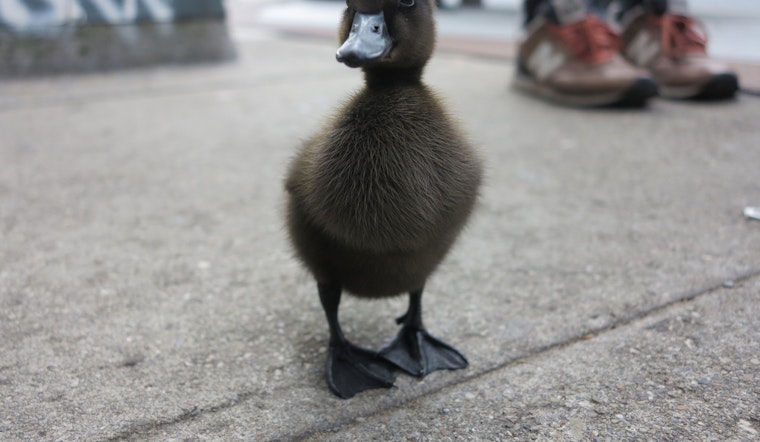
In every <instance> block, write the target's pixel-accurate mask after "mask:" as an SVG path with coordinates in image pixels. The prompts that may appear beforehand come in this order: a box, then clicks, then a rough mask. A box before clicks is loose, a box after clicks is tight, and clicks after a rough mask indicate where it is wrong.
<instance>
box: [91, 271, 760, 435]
mask: <svg viewBox="0 0 760 442" xmlns="http://www.w3.org/2000/svg"><path fill="white" fill-rule="evenodd" d="M757 277H760V269H756V270H751V271H748V272H746V273H744V274H740V275H738V276H737V277H735V278H729V279H725V280H722V281H720V282H717V283H714V284H712V285H709V286H708V287H706V288H701V289H697V290H693V291H689V292H685V293H683V294H682V295H680V296H677V297H675V298H673V299H671V300H670V301H667V302H665V303H662V304H658V305H654V306H651V307H649V308H644V309H641V310H638V311H634V312H633V313H631V314H629V315H625V316H620V317H618V319H617V320H615V321H611V322H609V323H607V324H605V325H602V326H599V327H596V328H592V329H589V330H585V331H583V332H581V333H579V334H576V335H574V336H571V337H569V338H568V339H565V340H563V341H559V342H554V343H551V344H547V345H543V346H540V347H536V348H534V349H531V350H528V351H527V353H526V354H524V355H523V356H518V357H516V358H513V359H509V360H507V361H505V362H503V363H501V364H498V365H495V366H493V367H490V368H487V369H485V370H483V371H479V372H477V373H473V374H472V375H469V376H465V377H462V378H459V379H457V380H456V381H454V382H451V383H448V384H444V385H442V386H441V387H440V388H438V389H435V390H433V391H429V392H427V393H423V394H421V395H419V396H415V397H411V398H404V399H398V400H391V401H389V402H388V403H387V404H386V405H384V406H382V407H381V408H379V409H376V410H374V411H372V412H370V413H366V414H359V415H356V416H352V417H350V418H345V419H340V420H338V421H333V422H325V423H323V424H318V425H316V426H314V427H311V428H309V429H308V430H306V431H301V432H298V433H291V434H283V435H280V436H278V437H275V438H272V439H270V440H272V441H280V440H302V439H307V438H310V437H313V436H316V435H318V434H319V433H324V432H329V431H334V430H336V429H345V428H348V427H350V426H351V425H352V424H354V423H355V422H356V419H357V418H364V419H366V418H372V417H377V416H382V415H383V414H386V413H389V412H391V411H393V410H395V409H397V408H399V407H402V406H406V405H409V404H412V403H414V402H417V401H421V400H424V399H425V398H427V397H430V396H433V395H435V394H440V393H441V392H444V391H446V390H449V389H451V388H455V387H457V386H460V385H463V384H466V383H468V382H472V381H474V380H477V379H480V378H483V377H485V376H488V375H490V374H491V373H494V372H496V371H499V370H503V369H505V368H509V367H511V366H514V365H516V364H519V363H523V362H525V361H529V360H531V359H533V358H537V357H539V356H542V355H544V354H546V353H549V352H552V351H555V350H560V349H563V348H566V347H569V346H572V345H574V344H577V343H579V342H583V341H587V340H588V339H589V336H592V337H596V336H598V335H601V334H603V333H606V332H609V331H612V330H615V329H616V328H618V327H623V326H627V325H630V324H632V323H633V322H636V321H639V320H642V319H645V318H647V317H649V316H652V315H654V314H656V313H660V312H663V311H665V310H667V309H669V308H671V307H673V306H675V305H678V304H684V303H688V302H692V301H694V300H696V299H698V298H701V297H703V296H707V295H709V294H711V293H714V292H717V291H720V290H730V289H733V288H735V287H737V286H738V285H739V284H743V283H745V282H747V281H749V280H752V279H754V278H757ZM258 394H259V393H258V392H256V391H248V392H242V393H238V394H237V396H236V397H235V398H234V399H231V400H228V401H225V402H222V403H218V404H214V405H210V406H206V407H200V406H198V405H197V404H196V405H195V406H194V407H193V408H192V409H190V410H186V411H185V412H183V413H181V414H178V415H177V416H174V417H170V418H168V419H163V420H156V421H153V422H144V423H139V424H135V425H133V426H131V427H129V428H127V429H125V430H124V431H121V432H119V433H117V434H116V435H114V436H112V437H110V438H107V439H105V441H117V440H125V439H128V438H131V437H136V436H140V435H145V434H146V433H148V432H151V431H156V430H159V429H161V428H166V427H170V426H172V425H176V424H179V423H182V422H185V421H189V420H192V419H195V418H197V417H199V416H201V415H207V414H213V413H217V412H220V411H224V410H227V409H230V408H232V407H235V406H237V405H238V404H240V403H243V402H246V401H248V400H250V399H251V398H253V397H254V396H258Z"/></svg>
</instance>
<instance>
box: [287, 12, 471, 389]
mask: <svg viewBox="0 0 760 442" xmlns="http://www.w3.org/2000/svg"><path fill="white" fill-rule="evenodd" d="M434 2H435V0H348V1H347V2H346V5H347V7H346V10H345V12H344V13H343V18H342V21H341V26H340V29H339V43H340V48H339V49H338V50H337V53H336V58H337V60H338V61H339V62H342V63H344V64H345V65H347V66H349V67H352V68H358V67H360V68H361V69H362V70H363V73H364V79H365V84H364V87H363V88H362V89H361V90H360V91H359V92H358V93H356V94H355V95H354V96H353V97H352V98H350V100H349V101H348V102H347V103H345V105H344V106H343V107H342V108H341V109H340V110H339V111H338V112H337V113H336V114H335V115H334V116H333V118H332V119H331V120H330V121H329V122H328V124H327V125H326V126H325V127H324V128H323V129H322V130H321V131H319V132H318V133H317V134H316V135H314V136H313V137H311V138H310V139H309V140H308V141H306V142H305V143H304V145H303V146H302V148H301V150H300V152H299V153H298V154H297V155H296V157H295V158H294V159H293V161H292V163H291V165H290V169H289V172H288V176H287V179H286V184H285V186H286V189H287V191H288V203H287V204H288V206H287V225H288V230H289V236H290V239H291V242H292V244H293V247H294V249H295V251H296V255H297V256H298V257H299V259H300V261H301V262H302V263H303V264H304V265H305V267H306V268H307V269H308V270H309V271H310V272H311V273H312V274H313V276H314V278H315V279H316V282H317V289H318V293H319V297H320V301H321V304H322V307H323V309H324V312H325V315H326V317H327V323H328V326H329V329H330V341H329V353H328V356H327V367H326V377H327V383H328V386H329V387H330V389H331V390H332V391H333V392H334V393H335V394H337V395H338V396H340V397H342V398H350V397H352V396H354V395H355V394H357V393H359V392H361V391H364V390H367V389H371V388H388V387H391V386H393V384H394V381H395V378H396V368H400V369H402V370H404V371H406V372H408V373H410V374H412V375H414V376H419V377H422V376H424V375H426V374H428V373H430V372H432V371H434V370H454V369H461V368H465V367H467V364H468V362H467V359H466V358H465V357H464V356H463V355H462V354H461V353H459V352H458V351H457V350H456V349H454V348H453V347H451V346H449V345H448V344H446V343H444V342H442V341H440V340H438V339H436V338H434V337H433V336H431V335H430V334H429V333H428V332H427V331H426V329H425V327H424V326H423V323H422V292H423V287H424V285H425V281H426V280H427V278H428V276H430V274H431V273H432V272H433V271H434V270H435V269H436V267H437V266H438V265H439V263H440V262H441V261H442V260H443V258H444V257H445V256H446V253H447V252H448V250H449V248H450V247H451V245H452V244H453V243H454V241H455V239H456V238H457V236H458V235H459V233H460V231H461V230H462V228H463V226H464V225H465V223H466V221H467V219H468V218H469V215H470V213H471V212H472V209H473V206H474V204H475V201H476V198H477V193H478V188H479V185H480V181H481V174H482V172H481V170H482V166H481V161H480V159H479V158H478V155H477V153H476V152H475V151H474V150H473V148H472V147H471V146H470V145H469V144H468V143H467V142H466V141H465V139H464V138H463V136H462V135H461V134H460V133H459V132H458V130H457V129H456V127H455V125H454V124H453V123H452V121H451V119H450V118H449V116H448V115H447V113H446V111H445V110H444V108H443V106H442V104H441V103H440V101H439V99H438V98H437V97H436V95H435V94H434V93H433V92H432V91H431V90H430V89H428V87H427V86H425V85H424V84H423V82H422V72H423V69H424V67H425V65H426V64H427V61H428V59H429V58H430V56H431V55H432V52H433V47H434V44H435V24H434V18H433V14H434V12H435V4H434ZM343 291H346V292H348V293H350V294H353V295H355V296H358V297H364V298H379V297H387V296H396V295H399V294H402V293H409V307H408V310H407V312H406V314H405V315H403V316H402V317H400V318H398V319H397V323H398V324H400V325H401V329H400V331H399V333H398V335H397V336H396V338H395V339H393V340H392V341H391V342H390V343H389V344H387V345H385V346H384V347H383V348H381V349H380V350H379V352H374V351H371V350H368V349H364V348H361V347H359V346H356V345H355V344H353V343H351V342H350V341H349V340H348V339H347V338H346V337H345V335H344V334H343V332H342V330H341V328H340V324H339V321H338V307H339V304H340V299H341V294H342V292H343Z"/></svg>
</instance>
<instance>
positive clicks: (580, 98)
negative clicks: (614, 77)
mask: <svg viewBox="0 0 760 442" xmlns="http://www.w3.org/2000/svg"><path fill="white" fill-rule="evenodd" d="M513 84H514V86H515V87H516V88H518V89H520V90H523V91H525V92H528V93H530V94H533V95H536V96H539V97H541V98H545V99H548V100H550V101H552V102H555V103H559V104H565V105H571V106H588V107H605V106H623V107H643V106H644V105H646V103H647V101H648V100H649V99H650V98H652V97H654V96H655V95H657V85H656V84H655V83H654V82H653V81H652V80H650V79H648V78H639V79H638V80H636V81H634V82H633V84H632V85H631V86H630V87H629V88H628V89H624V90H621V91H614V92H604V93H597V94H583V95H579V94H566V93H562V92H558V91H556V90H554V89H551V88H548V87H546V86H544V85H542V84H540V83H538V82H536V81H535V80H534V79H533V78H531V77H529V76H526V75H524V74H522V73H517V74H516V75H515V78H514V80H513Z"/></svg>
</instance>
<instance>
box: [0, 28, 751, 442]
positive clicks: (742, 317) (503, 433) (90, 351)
mask: <svg viewBox="0 0 760 442" xmlns="http://www.w3.org/2000/svg"><path fill="white" fill-rule="evenodd" d="M238 52H239V55H240V60H238V61H237V62H236V63H234V64H225V65H218V66H194V67H184V68H171V67H165V68H156V69H151V70H144V71H131V72H122V73H111V74H95V75H87V76H79V77H57V78H41V79H35V80H17V81H6V82H3V83H0V134H1V135H0V243H1V244H2V247H0V336H2V337H3V339H2V340H0V355H2V357H0V439H2V440H10V441H16V440H289V439H301V438H306V439H324V438H327V439H337V440H354V439H355V440H373V439H374V440H388V439H390V440H415V439H416V440H439V439H441V438H444V439H445V438H449V439H451V440H453V439H484V440H499V439H517V440H525V439H536V440H563V439H564V440H593V439H594V438H596V439H598V440H642V439H652V440H662V439H669V440H677V439H684V440H689V439H693V438H695V437H699V438H701V435H702V434H705V435H707V436H706V437H714V438H717V440H723V439H728V440H751V439H752V438H754V437H756V434H757V432H758V431H760V423H758V421H757V416H758V413H757V411H758V410H757V407H758V397H759V396H758V395H757V387H756V385H757V379H756V376H757V371H758V365H757V354H759V353H760V352H758V348H757V345H758V344H757V342H760V341H759V340H758V331H757V327H756V326H754V325H753V319H754V318H756V317H757V301H758V295H757V294H758V281H760V278H759V277H758V275H760V254H759V253H758V251H759V250H760V223H758V222H757V221H751V220H747V219H745V218H744V217H743V215H742V209H743V208H744V207H745V206H748V205H758V204H760V202H758V200H759V199H760V182H759V181H758V180H757V164H760V151H758V149H757V148H756V140H757V137H758V135H760V128H758V127H757V124H756V115H757V113H758V111H760V101H759V100H758V99H757V98H756V97H753V96H749V95H741V96H740V97H739V98H738V99H737V100H736V101H731V102H721V103H701V102H697V103H692V102H669V101H664V100H656V101H655V102H653V103H652V105H651V106H650V107H649V108H648V109H643V110H635V109H634V110H609V109H608V110H580V109H571V108H562V107H556V106H554V105H551V104H548V103H545V102H542V101H537V100H535V99H533V98H531V97H527V96H524V95H520V94H518V93H516V92H514V91H513V90H511V89H510V88H509V82H510V76H511V72H512V65H511V63H509V62H507V61H498V60H487V59H480V58H470V57H467V56H462V55H456V54H450V53H447V54H438V55H437V56H436V57H435V58H434V59H433V60H432V61H431V63H430V66H429V69H428V72H427V75H426V79H427V82H428V83H429V84H430V85H431V86H432V87H434V88H436V89H437V90H438V91H439V92H440V93H441V95H442V96H443V97H445V100H446V102H447V103H448V104H449V106H450V109H451V111H452V113H453V114H454V115H456V116H457V117H458V118H459V119H460V120H461V122H462V126H463V128H465V129H466V130H467V131H468V132H469V134H470V137H471V139H472V140H473V142H474V143H475V145H476V146H478V147H479V149H480V150H481V152H482V154H483V156H484V159H485V160H486V164H487V165H488V172H487V181H486V185H485V187H484V189H483V192H482V196H481V200H480V203H479V207H478V211H477V214H476V216H475V218H474V219H473V221H472V222H471V223H470V225H469V226H468V228H467V230H466V231H465V232H464V234H463V236H462V238H461V241H460V242H459V243H458V245H457V246H456V248H455V250H454V251H453V252H452V254H451V255H450V256H449V258H448V259H447V261H446V262H445V263H444V265H443V266H442V267H441V268H440V270H439V271H438V272H437V273H436V274H435V275H434V276H433V278H432V279H431V280H430V282H429V284H428V287H427V291H426V295H425V299H424V302H425V304H424V305H425V321H426V324H427V325H428V327H429V329H430V330H431V332H432V333H433V334H435V335H437V336H439V337H441V338H443V339H445V340H447V341H448V342H450V343H451V344H453V345H455V346H456V347H457V348H459V349H460V350H462V351H463V352H464V353H465V354H466V355H467V356H468V358H469V359H470V363H471V365H470V368H468V369H467V370H463V371H458V372H447V373H434V374H431V375H430V376H428V377H426V378H425V379H422V380H418V379H414V378H410V377H407V376H400V377H399V380H398V381H397V387H396V388H394V389H391V390H383V391H372V392H368V393H364V394H361V395H359V396H357V397H355V398H353V399H351V400H348V401H344V400H340V399H337V398H335V397H334V396H332V394H331V393H330V392H329V391H328V390H327V388H326V386H325V383H324V380H323V364H324V358H325V346H326V340H327V327H326V324H325V321H324V319H323V313H322V311H321V308H320V307H319V301H318V299H317V296H316V290H315V286H314V283H313V281H312V280H311V278H310V277H309V276H308V275H307V274H306V273H305V272H304V271H303V270H302V269H301V268H300V267H299V266H298V264H297V263H296V262H295V260H294V259H293V258H292V253H291V252H290V250H289V247H288V245H287V242H286V239H285V233H284V229H283V227H282V202H283V189H282V177H283V175H284V172H285V167H286V164H287V161H288V159H289V158H290V156H291V155H292V154H293V152H294V151H295V148H296V147H297V146H298V143H299V142H300V140H303V139H305V138H306V137H307V136H308V135H309V134H310V133H312V132H313V131H314V130H316V129H317V128H318V127H319V125H320V124H321V122H322V121H324V119H325V118H327V116H329V114H330V113H331V112H332V109H334V107H335V106H336V105H337V104H338V103H339V102H341V100H343V99H345V97H346V96H347V95H348V94H350V93H351V91H353V90H355V89H356V88H357V87H358V86H359V85H360V83H361V79H360V75H359V72H358V71H353V70H350V69H348V68H345V67H344V66H341V65H339V64H337V63H335V62H334V56H333V53H334V45H333V44H332V42H329V41H323V40H304V39H286V38H281V37H278V36H277V35H274V34H269V33H261V34H258V35H257V36H256V38H253V39H249V41H247V42H246V43H241V44H239V45H238ZM404 308H405V299H403V298H398V299H392V300H384V301H372V302H360V301H358V300H354V299H350V298H347V299H346V300H345V302H344V306H343V308H342V310H341V319H342V321H343V325H344V327H345V329H346V332H347V333H348V335H349V336H350V337H351V338H352V339H353V340H354V341H356V342H357V343H360V344H363V345H366V346H368V347H373V348H377V347H379V346H380V345H382V344H383V343H384V342H385V341H386V340H388V339H390V338H391V337H392V336H393V335H394V333H395V332H396V326H395V324H394V323H393V318H395V317H396V316H397V315H399V314H400V313H402V312H403V310H404ZM694 383H696V385H695V384H694ZM621 416H622V417H621ZM700 423H701V424H700ZM700 429H704V432H698V430H700ZM695 435H696V436H695Z"/></svg>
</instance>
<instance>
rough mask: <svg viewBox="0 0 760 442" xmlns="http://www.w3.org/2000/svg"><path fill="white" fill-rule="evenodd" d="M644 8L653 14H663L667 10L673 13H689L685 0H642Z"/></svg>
mask: <svg viewBox="0 0 760 442" xmlns="http://www.w3.org/2000/svg"><path fill="white" fill-rule="evenodd" d="M642 4H643V6H644V9H645V10H646V11H647V12H649V13H651V14H654V15H663V14H665V13H666V12H669V13H671V14H674V15H689V6H688V5H687V1H686V0H643V1H642Z"/></svg>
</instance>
